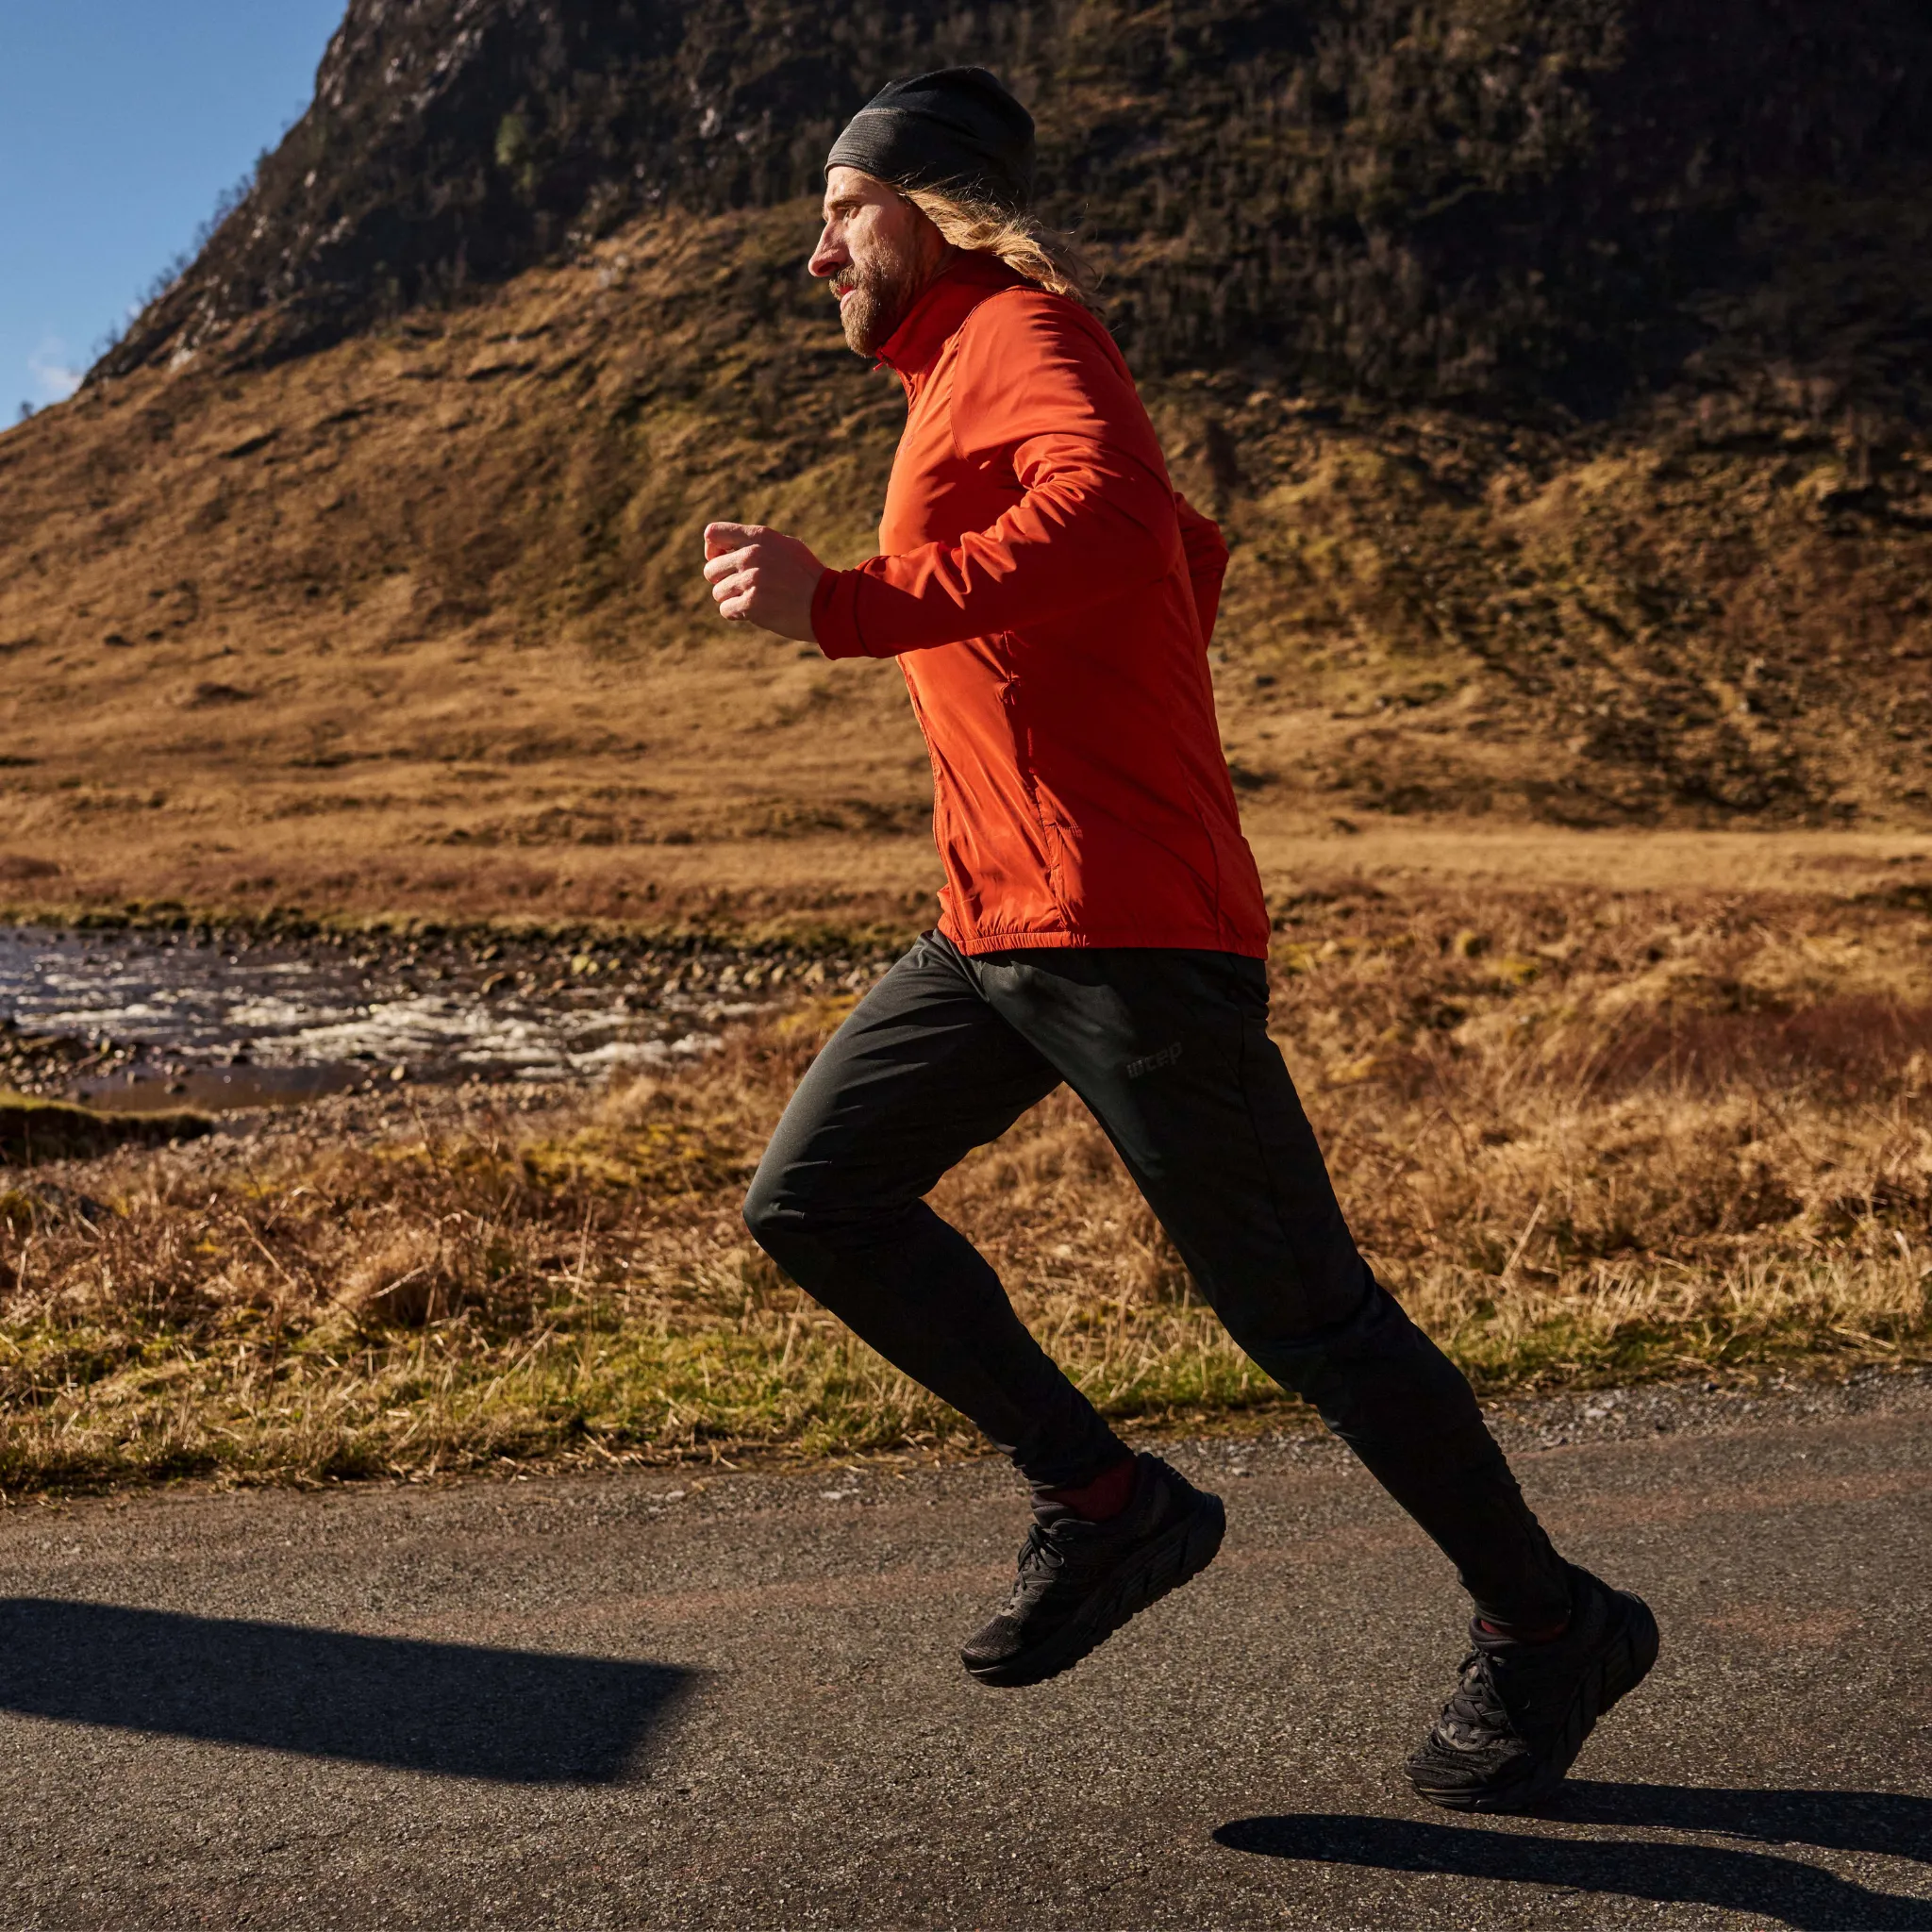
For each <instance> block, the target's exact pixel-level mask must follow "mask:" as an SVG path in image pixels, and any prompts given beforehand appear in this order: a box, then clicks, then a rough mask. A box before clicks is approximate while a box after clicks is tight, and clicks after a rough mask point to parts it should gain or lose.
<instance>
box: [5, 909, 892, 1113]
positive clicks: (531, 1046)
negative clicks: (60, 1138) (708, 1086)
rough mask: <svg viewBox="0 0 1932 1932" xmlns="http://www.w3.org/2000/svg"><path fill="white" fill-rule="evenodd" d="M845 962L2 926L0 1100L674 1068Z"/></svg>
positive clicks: (320, 1089) (242, 1103)
mask: <svg viewBox="0 0 1932 1932" xmlns="http://www.w3.org/2000/svg"><path fill="white" fill-rule="evenodd" d="M861 975H862V969H854V968H853V965H852V962H851V961H849V960H835V961H831V962H816V963H806V964H801V963H800V962H798V961H787V960H783V959H778V960H774V959H769V958H752V957H749V956H745V955H738V954H727V953H721V952H711V953H704V952H682V953H670V952H664V951H659V950H652V949H648V948H642V947H635V948H629V949H624V948H613V947H609V946H605V947H602V948H593V949H591V950H589V951H584V952H577V951H574V950H573V949H572V948H571V947H569V946H558V945H551V944H544V943H537V942H530V941H485V942H477V943H469V942H462V941H439V942H435V943H429V944H425V943H422V942H416V943H409V942H406V941H382V942H376V941H333V940H327V939H322V940H316V941H288V940H259V939H256V938H253V937H248V936H237V935H234V934H206V933H203V934H199V935H197V934H193V933H176V932H140V931H126V932H120V931H106V932H92V931H90V932H63V931H55V930H52V929H47V928H41V927H32V926H0V1087H6V1086H12V1087H16V1088H21V1089H25V1090H27V1091H39V1092H42V1093H61V1094H65V1095H66V1096H68V1097H70V1098H73V1099H77V1100H85V1101H87V1102H89V1103H90V1104H92V1105H93V1106H97V1107H108V1108H117V1109H130V1108H131V1109H142V1110H145V1109H151V1108H180V1107H198V1108H214V1109H217V1110H222V1109H229V1108H246V1107H261V1106H274V1105H288V1104H291V1103H300V1102H302V1101H304V1100H308V1099H312V1098H315V1097H318V1096H319V1095H322V1094H325V1093H330V1092H339V1091H346V1090H348V1089H350V1088H354V1087H358V1086H366V1085H368V1084H370V1083H371V1082H373V1081H376V1080H395V1081H400V1080H406V1079H407V1080H438V1081H447V1080H461V1079H466V1078H472V1077H475V1078H486V1079H517V1080H529V1081H558V1080H570V1079H581V1078H591V1077H594V1076H596V1075H599V1074H608V1072H610V1071H611V1070H612V1069H614V1068H618V1067H625V1066H651V1065H654V1064H656V1065H664V1064H675V1063H676V1062H678V1061H680V1060H685V1059H689V1058H692V1057H693V1056H696V1055H699V1054H702V1053H705V1052H707V1051H708V1050H709V1049H710V1048H711V1047H713V1046H714V1045H715V1044H716V1043H717V1041H718V1038H719V1035H720V1032H721V1030H722V1029H723V1027H724V1026H725V1025H726V1024H728V1023H729V1022H731V1021H733V1020H737V1019H742V1018H745V1017H747V1016H749V1015H750V1014H753V1013H755V1012H758V1010H760V1009H761V1008H764V1007H765V1006H768V1005H770V1004H773V1003H774V1001H776V1000H778V999H781V998H785V997H788V996H790V994H791V992H792V991H793V990H794V989H797V988H799V987H801V986H802V985H807V984H824V983H826V981H827V980H828V979H830V980H832V981H834V982H838V981H840V980H841V979H843V980H849V981H851V982H852V983H857V980H858V977H860V976H861Z"/></svg>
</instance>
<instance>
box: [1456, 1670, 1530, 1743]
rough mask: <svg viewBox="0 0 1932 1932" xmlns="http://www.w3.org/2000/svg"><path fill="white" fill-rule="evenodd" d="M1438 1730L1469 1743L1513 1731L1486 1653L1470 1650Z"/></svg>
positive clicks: (1512, 1722)
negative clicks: (1445, 1731) (1467, 1739)
mask: <svg viewBox="0 0 1932 1932" xmlns="http://www.w3.org/2000/svg"><path fill="white" fill-rule="evenodd" d="M1441 1727H1442V1728H1443V1729H1445V1730H1447V1731H1449V1732H1450V1733H1451V1734H1452V1735H1453V1734H1456V1733H1461V1734H1462V1735H1463V1736H1466V1737H1468V1738H1470V1739H1472V1740H1474V1739H1478V1738H1492V1737H1494V1736H1495V1735H1496V1734H1497V1733H1498V1732H1499V1731H1501V1732H1509V1731H1513V1730H1514V1729H1515V1728H1516V1726H1515V1722H1514V1720H1513V1719H1512V1718H1511V1717H1510V1715H1509V1708H1508V1707H1507V1705H1506V1704H1505V1703H1504V1702H1503V1693H1502V1691H1501V1690H1500V1689H1499V1688H1498V1687H1497V1684H1496V1678H1495V1673H1494V1672H1493V1671H1492V1670H1491V1667H1490V1658H1489V1656H1488V1654H1487V1653H1486V1652H1484V1651H1480V1650H1473V1651H1471V1652H1470V1654H1469V1655H1468V1656H1467V1657H1464V1658H1463V1660H1462V1674H1461V1678H1460V1680H1459V1681H1458V1683H1457V1686H1456V1690H1455V1691H1454V1693H1453V1694H1452V1695H1451V1697H1450V1699H1449V1702H1448V1704H1447V1705H1446V1706H1445V1707H1444V1708H1443V1711H1442V1716H1441Z"/></svg>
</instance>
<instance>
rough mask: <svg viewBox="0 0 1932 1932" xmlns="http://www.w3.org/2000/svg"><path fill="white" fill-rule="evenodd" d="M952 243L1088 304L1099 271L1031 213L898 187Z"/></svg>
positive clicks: (1073, 245) (1070, 239)
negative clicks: (989, 256)
mask: <svg viewBox="0 0 1932 1932" xmlns="http://www.w3.org/2000/svg"><path fill="white" fill-rule="evenodd" d="M900 192H901V193H902V194H904V195H905V197H906V199H907V200H908V201H909V202H910V203H911V204H912V206H913V207H914V208H917V209H918V210H919V211H920V213H921V214H923V215H924V217H925V218H926V220H927V221H929V222H930V223H931V224H932V225H933V226H934V227H936V228H937V229H938V230H939V231H940V234H941V236H942V237H943V238H944V239H945V240H946V241H948V242H951V243H952V244H953V246H954V247H955V248H963V249H968V250H970V251H971V252H972V253H974V254H975V255H991V256H995V257H997V258H999V259H1000V260H1001V261H1003V262H1005V263H1006V265H1007V266H1008V268H1009V269H1011V270H1012V271H1013V273H1014V274H1015V275H1024V276H1025V278H1026V279H1027V280H1028V281H1029V282H1038V283H1039V284H1040V286H1041V288H1042V289H1044V290H1046V291H1047V292H1048V293H1049V294H1054V295H1070V296H1072V297H1073V299H1074V301H1075V302H1078V303H1081V304H1083V305H1084V306H1085V307H1086V308H1092V307H1093V306H1094V303H1093V289H1094V284H1095V283H1097V282H1098V281H1099V279H1100V273H1099V271H1098V270H1097V269H1096V268H1095V267H1094V265H1093V263H1092V262H1091V261H1090V260H1089V259H1088V258H1087V257H1086V255H1085V254H1083V253H1082V251H1081V249H1080V247H1079V245H1078V244H1077V243H1076V242H1074V239H1073V237H1072V236H1071V235H1062V234H1061V233H1059V232H1058V230H1057V229H1054V228H1049V227H1047V226H1046V225H1045V224H1044V223H1041V222H1037V221H1035V220H1034V218H1033V217H1032V216H1031V215H1028V214H1015V213H1012V212H1009V211H1008V209H1006V208H994V207H991V205H989V204H988V203H985V202H975V201H962V200H961V199H960V198H959V197H958V195H954V194H947V193H945V192H942V191H941V190H939V189H936V188H906V189H902V190H901V191H900Z"/></svg>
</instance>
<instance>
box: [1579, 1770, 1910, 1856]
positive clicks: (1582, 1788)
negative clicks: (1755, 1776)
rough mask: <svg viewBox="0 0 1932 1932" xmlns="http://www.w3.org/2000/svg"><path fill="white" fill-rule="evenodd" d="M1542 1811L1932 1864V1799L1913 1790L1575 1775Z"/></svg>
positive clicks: (1597, 1821)
mask: <svg viewBox="0 0 1932 1932" xmlns="http://www.w3.org/2000/svg"><path fill="white" fill-rule="evenodd" d="M1543 1815H1544V1816H1545V1817H1549V1818H1560V1819H1562V1820H1563V1821H1564V1822H1565V1823H1566V1824H1649V1825H1661V1826H1663V1827H1665V1828H1667V1829H1668V1830H1671V1831H1708V1832H1715V1833H1718V1834H1720V1835H1722V1836H1723V1837H1725V1838H1750V1839H1757V1840H1760V1841H1761V1842H1763V1843H1765V1844H1774V1845H1782V1844H1798V1845H1817V1846H1819V1847H1821V1848H1822V1849H1824V1850H1825V1851H1834V1852H1879V1853H1882V1854H1884V1855H1885V1856H1887V1857H1893V1858H1918V1859H1921V1860H1923V1861H1924V1862H1928V1863H1932V1798H1920V1797H1915V1796H1913V1795H1912V1794H1910V1793H1909V1792H1906V1791H1731V1790H1721V1789H1718V1788H1715V1787H1711V1788H1707V1787H1703V1786H1698V1785H1622V1784H1617V1785H1612V1784H1598V1783H1595V1782H1593V1781H1592V1780H1591V1779H1589V1778H1572V1779H1570V1780H1569V1781H1568V1782H1567V1783H1565V1784H1564V1785H1563V1787H1562V1789H1561V1790H1559V1791H1558V1792H1557V1797H1556V1800H1555V1802H1554V1803H1553V1804H1552V1805H1551V1806H1550V1807H1549V1809H1548V1810H1547V1811H1546V1812H1545V1813H1544V1814H1543Z"/></svg>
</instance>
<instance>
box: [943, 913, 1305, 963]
mask: <svg viewBox="0 0 1932 1932" xmlns="http://www.w3.org/2000/svg"><path fill="white" fill-rule="evenodd" d="M939 929H940V931H941V933H942V934H943V935H944V936H945V937H946V938H947V939H948V940H950V941H952V942H953V944H954V945H955V946H957V947H958V950H959V951H960V952H962V953H968V954H973V953H1008V952H1011V953H1018V952H1027V951H1031V950H1032V949H1033V948H1035V947H1049V946H1050V947H1054V948H1057V949H1060V950H1066V949H1070V948H1085V949H1089V950H1091V951H1095V952H1098V951H1101V950H1109V951H1110V950H1116V949H1118V950H1123V951H1124V950H1128V949H1133V948H1140V949H1143V950H1152V951H1162V952H1186V953H1236V954H1239V955H1240V956H1241V958H1246V959H1265V958H1267V957H1268V941H1267V939H1266V938H1265V937H1262V938H1260V939H1254V938H1245V939H1244V938H1240V937H1235V936H1231V935H1229V934H1227V933H1225V932H1224V931H1222V930H1221V929H1220V928H1218V927H1214V926H1198V925H1172V926H1120V927H1114V926H1051V927H1045V928H1030V929H1029V928H1024V927H1023V928H1018V929H1013V930H1006V931H998V932H984V931H982V932H973V933H969V932H965V931H963V930H961V929H960V928H959V927H958V926H957V925H955V924H953V922H952V921H951V920H949V919H941V921H940V924H939Z"/></svg>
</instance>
